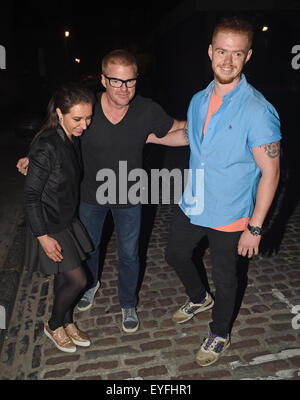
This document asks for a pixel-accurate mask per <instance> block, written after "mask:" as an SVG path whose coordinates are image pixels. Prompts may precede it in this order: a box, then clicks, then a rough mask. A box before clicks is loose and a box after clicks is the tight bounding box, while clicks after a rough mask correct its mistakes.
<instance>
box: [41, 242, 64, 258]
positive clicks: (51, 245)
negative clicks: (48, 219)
mask: <svg viewBox="0 0 300 400" xmlns="http://www.w3.org/2000/svg"><path fill="white" fill-rule="evenodd" d="M38 240H39V242H40V245H41V246H42V248H43V250H44V252H45V253H46V254H47V256H48V257H49V258H50V259H51V260H53V261H55V262H61V261H62V259H63V256H62V254H61V251H62V249H61V247H60V245H59V243H58V241H57V240H55V239H53V238H52V237H50V236H48V235H43V236H38Z"/></svg>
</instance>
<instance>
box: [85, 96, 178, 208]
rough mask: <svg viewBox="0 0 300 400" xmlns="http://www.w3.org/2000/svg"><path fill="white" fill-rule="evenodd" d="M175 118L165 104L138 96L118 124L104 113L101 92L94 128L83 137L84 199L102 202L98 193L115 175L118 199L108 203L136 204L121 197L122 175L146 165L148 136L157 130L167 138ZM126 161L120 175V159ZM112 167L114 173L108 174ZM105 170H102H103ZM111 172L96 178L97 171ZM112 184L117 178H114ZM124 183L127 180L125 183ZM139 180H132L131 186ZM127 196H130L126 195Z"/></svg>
mask: <svg viewBox="0 0 300 400" xmlns="http://www.w3.org/2000/svg"><path fill="white" fill-rule="evenodd" d="M173 122H174V119H173V118H171V117H170V116H169V115H168V114H167V113H166V112H165V111H164V110H163V109H162V107H161V106H160V105H159V104H157V103H155V102H154V101H152V100H151V99H147V98H144V97H142V96H139V95H136V96H135V97H134V99H133V100H132V101H131V103H130V105H129V109H128V111H127V113H126V114H125V116H124V117H123V119H122V120H121V121H120V122H119V123H118V124H115V125H114V124H112V123H111V122H110V121H109V120H108V119H107V118H106V117H105V115H104V113H103V110H102V107H101V94H100V96H99V100H98V102H97V103H96V105H95V108H94V115H93V120H92V123H91V125H90V127H89V128H88V129H87V131H86V132H85V133H84V135H83V136H82V137H81V150H82V159H83V170H84V176H83V181H82V184H81V201H84V202H86V203H89V204H94V205H99V202H97V199H96V192H97V189H98V188H99V186H100V185H102V184H103V183H105V182H107V180H108V179H109V178H108V176H110V175H111V174H115V178H116V180H115V183H116V185H115V186H116V193H117V195H116V202H114V201H111V202H110V203H108V204H106V205H107V206H109V207H130V206H132V204H131V203H130V202H129V201H128V199H126V200H125V201H124V196H123V197H122V199H121V201H120V198H119V191H118V188H119V178H120V180H121V181H122V182H123V181H124V179H125V175H124V173H125V171H127V176H128V174H129V173H130V171H132V170H133V169H135V168H142V156H143V147H144V145H145V142H146V139H147V136H148V135H149V134H150V133H155V134H156V136H157V137H163V136H165V135H166V133H167V132H168V131H169V130H170V129H171V127H172V124H173ZM120 161H122V163H121V164H122V165H123V167H124V166H125V167H126V168H125V169H124V168H123V169H122V172H121V173H120V174H119V167H120V164H119V162H120ZM104 168H105V169H109V170H110V171H112V172H111V173H107V174H106V170H103V169H104ZM101 170H102V171H101ZM99 171H101V172H100V173H101V174H102V175H107V177H106V178H104V177H103V176H102V179H99V176H98V179H99V180H96V176H97V173H98V172H99ZM110 182H111V183H113V182H114V179H113V178H112V177H111V180H110ZM123 183H124V182H123ZM134 183H135V182H128V185H127V189H128V190H129V189H130V187H131V186H132V185H133V184H134ZM126 197H127V196H126Z"/></svg>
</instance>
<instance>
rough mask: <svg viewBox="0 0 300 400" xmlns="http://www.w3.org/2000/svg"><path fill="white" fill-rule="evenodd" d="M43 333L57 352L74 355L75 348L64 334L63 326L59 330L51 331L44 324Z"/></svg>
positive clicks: (46, 323)
mask: <svg viewBox="0 0 300 400" xmlns="http://www.w3.org/2000/svg"><path fill="white" fill-rule="evenodd" d="M44 333H45V335H46V336H48V338H49V339H50V340H52V342H53V343H54V344H55V346H56V347H57V348H58V349H59V350H61V351H64V352H66V353H74V352H75V351H76V346H75V345H74V343H73V342H72V340H71V339H70V338H69V336H68V335H67V334H66V331H65V330H64V327H63V326H60V327H59V328H57V329H55V330H54V331H52V330H51V329H50V328H49V325H48V322H45V324H44Z"/></svg>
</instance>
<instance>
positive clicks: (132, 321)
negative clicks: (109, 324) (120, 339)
mask: <svg viewBox="0 0 300 400" xmlns="http://www.w3.org/2000/svg"><path fill="white" fill-rule="evenodd" d="M139 324H140V323H139V319H138V316H137V313H136V311H135V308H122V329H123V331H124V332H126V333H132V332H135V331H137V330H138V328H139Z"/></svg>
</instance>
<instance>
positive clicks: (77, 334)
mask: <svg viewBox="0 0 300 400" xmlns="http://www.w3.org/2000/svg"><path fill="white" fill-rule="evenodd" d="M65 331H66V333H67V335H68V336H69V338H70V339H71V340H72V342H73V343H74V344H76V345H77V346H82V347H88V346H90V344H91V341H90V339H89V337H88V335H87V334H86V333H84V332H82V331H81V330H80V329H78V328H77V326H76V325H75V324H68V325H67V326H66V327H65Z"/></svg>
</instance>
